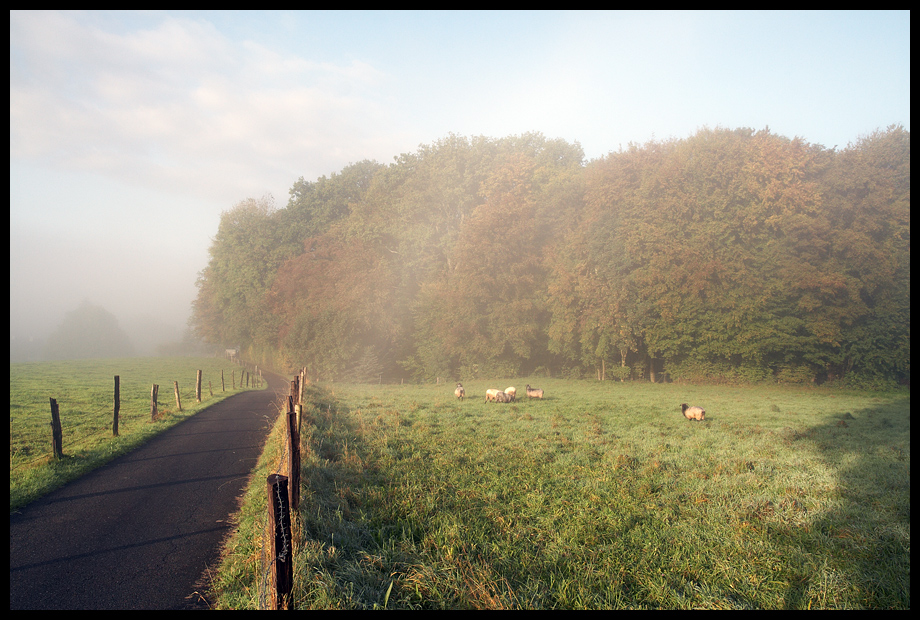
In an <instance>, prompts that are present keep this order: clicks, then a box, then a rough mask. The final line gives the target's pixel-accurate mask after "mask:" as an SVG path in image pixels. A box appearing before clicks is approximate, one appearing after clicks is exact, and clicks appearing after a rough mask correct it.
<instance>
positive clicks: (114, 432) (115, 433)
mask: <svg viewBox="0 0 920 620" xmlns="http://www.w3.org/2000/svg"><path fill="white" fill-rule="evenodd" d="M119 381H120V379H119V377H118V375H115V414H114V416H113V417H112V437H118V410H119V409H121V394H120V392H119V385H118V384H119Z"/></svg>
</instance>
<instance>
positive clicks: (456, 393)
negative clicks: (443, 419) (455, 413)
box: [454, 383, 466, 400]
mask: <svg viewBox="0 0 920 620" xmlns="http://www.w3.org/2000/svg"><path fill="white" fill-rule="evenodd" d="M454 396H456V397H457V398H459V399H460V400H463V397H464V396H466V390H464V389H463V384H462V383H458V384H457V389H456V390H454Z"/></svg>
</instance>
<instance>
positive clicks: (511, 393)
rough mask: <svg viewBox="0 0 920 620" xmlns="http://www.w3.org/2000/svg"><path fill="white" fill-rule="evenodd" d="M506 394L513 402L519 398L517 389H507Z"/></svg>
mask: <svg viewBox="0 0 920 620" xmlns="http://www.w3.org/2000/svg"><path fill="white" fill-rule="evenodd" d="M505 394H507V395H508V396H510V397H511V402H514V399H515V397H516V396H517V388H515V387H510V388H505Z"/></svg>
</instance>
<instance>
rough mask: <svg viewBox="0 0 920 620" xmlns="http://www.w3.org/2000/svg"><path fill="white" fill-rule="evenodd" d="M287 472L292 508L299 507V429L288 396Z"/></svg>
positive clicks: (291, 397)
mask: <svg viewBox="0 0 920 620" xmlns="http://www.w3.org/2000/svg"><path fill="white" fill-rule="evenodd" d="M287 422H288V432H287V436H288V454H289V455H290V456H289V457H288V458H289V465H288V473H289V474H290V476H291V479H290V481H289V490H290V499H291V506H292V508H291V509H292V510H297V509H298V508H299V507H300V429H299V428H298V427H297V413H296V412H295V410H294V397H293V396H288V411H287Z"/></svg>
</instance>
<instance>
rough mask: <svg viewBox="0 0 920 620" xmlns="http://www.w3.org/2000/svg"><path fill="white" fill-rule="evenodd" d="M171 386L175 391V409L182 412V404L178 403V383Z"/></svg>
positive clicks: (175, 382)
mask: <svg viewBox="0 0 920 620" xmlns="http://www.w3.org/2000/svg"><path fill="white" fill-rule="evenodd" d="M173 386H174V387H175V389H176V409H178V410H179V411H182V403H180V402H179V382H178V381H173Z"/></svg>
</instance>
